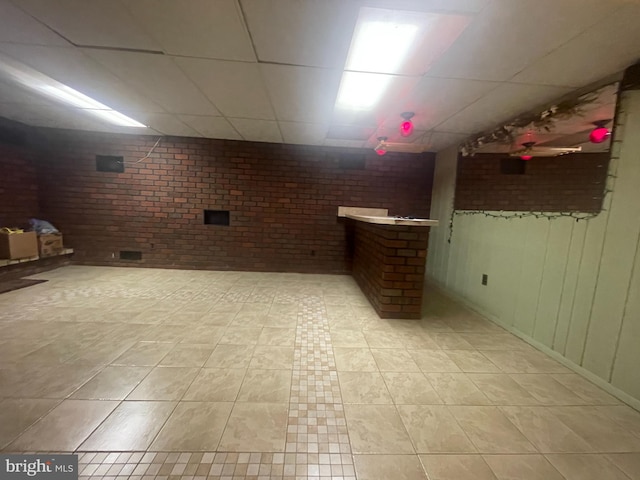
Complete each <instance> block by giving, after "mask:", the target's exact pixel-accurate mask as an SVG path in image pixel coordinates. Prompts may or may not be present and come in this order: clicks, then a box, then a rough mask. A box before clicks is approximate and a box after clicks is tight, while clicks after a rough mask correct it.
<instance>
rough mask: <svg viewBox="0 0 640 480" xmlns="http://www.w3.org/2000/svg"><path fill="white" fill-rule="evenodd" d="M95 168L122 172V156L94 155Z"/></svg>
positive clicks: (102, 170) (99, 170) (101, 170)
mask: <svg viewBox="0 0 640 480" xmlns="http://www.w3.org/2000/svg"><path fill="white" fill-rule="evenodd" d="M96 170H97V171H98V172H111V173H123V172H124V157H116V156H113V155H96Z"/></svg>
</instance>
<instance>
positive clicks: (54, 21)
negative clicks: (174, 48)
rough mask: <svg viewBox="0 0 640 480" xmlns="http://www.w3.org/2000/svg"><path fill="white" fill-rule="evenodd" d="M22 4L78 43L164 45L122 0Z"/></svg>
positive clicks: (39, 0) (155, 47)
mask: <svg viewBox="0 0 640 480" xmlns="http://www.w3.org/2000/svg"><path fill="white" fill-rule="evenodd" d="M19 5H20V8H22V9H23V10H24V11H26V12H27V13H29V14H30V15H33V16H34V17H35V18H37V19H38V20H40V21H41V22H42V23H44V24H45V25H47V26H49V27H50V28H51V29H52V30H54V31H55V32H58V33H59V34H61V35H63V36H64V37H65V38H67V39H69V40H70V41H71V42H73V43H74V44H76V45H91V46H101V47H116V48H133V49H141V50H160V49H161V47H160V45H158V44H157V43H156V42H155V41H153V39H152V38H151V37H149V36H148V35H147V34H146V33H145V30H144V28H142V27H141V26H140V25H139V24H137V23H136V22H135V21H134V19H133V17H132V16H131V14H130V13H129V11H128V10H127V9H126V8H124V6H123V5H122V4H121V3H120V2H119V1H113V0H91V1H90V2H87V1H85V0H56V1H55V2H52V1H51V0H20V2H19Z"/></svg>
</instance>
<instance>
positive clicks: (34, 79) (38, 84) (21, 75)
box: [0, 54, 146, 128]
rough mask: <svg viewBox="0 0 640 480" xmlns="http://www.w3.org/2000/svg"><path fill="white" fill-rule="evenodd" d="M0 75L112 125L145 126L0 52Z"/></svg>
mask: <svg viewBox="0 0 640 480" xmlns="http://www.w3.org/2000/svg"><path fill="white" fill-rule="evenodd" d="M0 76H5V77H8V78H9V79H11V80H13V81H14V82H17V83H19V84H20V85H23V86H25V87H27V88H30V89H31V90H34V91H35V92H37V93H40V94H42V95H46V96H47V97H49V98H51V99H53V100H56V101H58V102H62V103H66V104H67V105H71V106H72V107H75V108H78V109H80V110H82V111H84V112H87V113H90V114H92V115H94V116H97V117H99V118H101V119H102V120H106V121H107V122H109V123H111V124H113V125H118V126H121V127H136V128H146V125H143V124H142V123H140V122H138V121H137V120H134V119H133V118H129V117H127V116H126V115H124V114H122V113H120V112H117V111H115V110H114V109H112V108H111V107H108V106H107V105H105V104H103V103H100V102H98V101H97V100H94V99H93V98H91V97H88V96H87V95H85V94H84V93H81V92H79V91H77V90H75V89H73V88H71V87H69V86H67V85H64V84H63V83H60V82H58V81H56V80H54V79H53V78H50V77H47V76H46V75H44V74H42V73H40V72H38V71H37V70H34V69H32V68H31V67H28V66H26V65H23V64H21V63H19V62H16V61H15V60H13V59H12V58H10V57H7V56H6V55H2V54H0Z"/></svg>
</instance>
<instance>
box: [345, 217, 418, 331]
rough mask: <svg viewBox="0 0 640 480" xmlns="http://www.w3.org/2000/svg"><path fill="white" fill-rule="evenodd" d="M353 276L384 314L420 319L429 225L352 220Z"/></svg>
mask: <svg viewBox="0 0 640 480" xmlns="http://www.w3.org/2000/svg"><path fill="white" fill-rule="evenodd" d="M349 227H350V233H351V234H352V235H353V236H354V239H353V243H354V246H353V248H354V259H353V278H354V279H355V280H356V282H358V285H359V286H360V288H361V289H362V291H363V292H364V294H365V295H366V296H367V298H368V299H369V301H370V302H371V305H373V308H374V309H375V310H376V312H378V315H380V317H381V318H411V319H419V318H420V317H421V310H422V295H423V286H424V274H425V262H426V257H427V244H428V242H429V228H428V227H410V226H388V225H373V224H368V223H363V222H357V221H354V220H350V225H349Z"/></svg>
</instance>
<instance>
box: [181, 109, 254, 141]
mask: <svg viewBox="0 0 640 480" xmlns="http://www.w3.org/2000/svg"><path fill="white" fill-rule="evenodd" d="M178 118H179V119H180V120H181V121H182V122H184V123H186V124H187V125H188V126H189V127H191V128H192V129H194V130H195V131H196V132H198V133H199V134H200V135H202V136H203V137H207V138H224V139H228V140H242V137H241V136H240V134H239V133H238V132H237V131H236V130H235V129H234V128H233V126H232V125H231V124H230V123H229V122H228V121H227V119H226V118H224V117H204V116H200V115H180V116H179V117H178Z"/></svg>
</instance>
